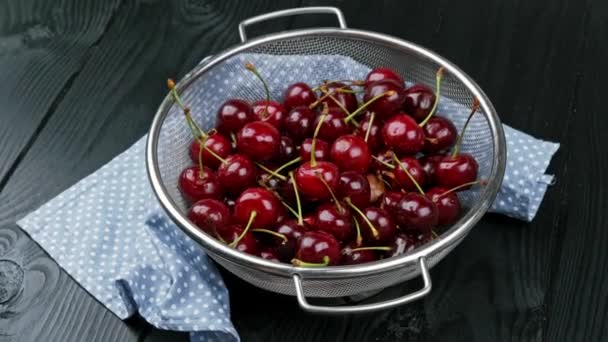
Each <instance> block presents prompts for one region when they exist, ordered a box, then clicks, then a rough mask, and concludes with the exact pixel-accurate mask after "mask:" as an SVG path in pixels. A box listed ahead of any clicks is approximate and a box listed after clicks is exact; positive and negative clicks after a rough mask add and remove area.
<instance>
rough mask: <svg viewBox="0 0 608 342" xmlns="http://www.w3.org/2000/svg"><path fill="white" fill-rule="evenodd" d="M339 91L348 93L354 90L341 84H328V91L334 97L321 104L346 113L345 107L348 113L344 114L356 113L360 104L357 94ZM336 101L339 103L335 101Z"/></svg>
mask: <svg viewBox="0 0 608 342" xmlns="http://www.w3.org/2000/svg"><path fill="white" fill-rule="evenodd" d="M339 89H342V90H347V91H349V90H352V88H351V87H349V86H347V85H345V84H343V83H340V82H335V83H331V84H328V85H327V90H328V92H329V93H330V94H331V97H333V99H332V98H331V97H329V96H328V97H327V98H325V99H324V100H323V101H321V103H326V104H327V106H328V107H329V108H333V109H335V110H338V111H342V112H343V111H344V109H342V107H344V108H346V110H347V111H348V113H344V114H347V115H348V114H350V113H352V112H354V111H355V110H356V109H357V107H358V106H359V104H358V103H357V96H355V94H354V93H352V92H340V91H339ZM334 99H335V100H337V101H338V102H336V101H334ZM338 104H340V105H341V106H342V107H340V105H338Z"/></svg>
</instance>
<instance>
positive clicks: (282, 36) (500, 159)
mask: <svg viewBox="0 0 608 342" xmlns="http://www.w3.org/2000/svg"><path fill="white" fill-rule="evenodd" d="M315 35H317V36H331V37H334V38H336V37H337V38H348V39H358V40H364V41H367V42H370V43H375V44H384V45H388V46H392V47H395V48H400V49H404V48H405V49H407V50H410V52H411V51H414V52H416V53H417V54H419V55H421V56H423V57H425V58H428V59H430V60H432V61H433V62H435V63H437V64H439V65H442V66H444V67H445V69H446V71H447V72H449V73H450V74H451V75H453V76H455V77H456V78H457V79H458V80H459V81H460V82H462V83H463V84H464V85H465V86H466V87H467V89H468V90H469V91H470V92H471V93H472V94H473V95H474V96H476V97H477V98H478V99H479V103H480V106H481V107H482V109H483V112H484V114H485V116H486V119H487V120H488V124H489V126H490V130H491V134H492V143H493V146H494V153H493V158H492V169H491V173H490V175H489V177H488V179H487V184H486V186H485V187H484V189H483V190H482V193H481V195H480V200H479V201H477V202H476V203H475V204H474V205H473V207H472V208H471V209H470V210H469V211H468V212H467V214H466V215H464V216H463V217H462V218H461V219H460V220H459V221H458V222H456V223H455V224H454V225H453V226H452V227H451V228H450V229H449V230H447V231H446V232H444V233H443V234H442V235H441V236H440V237H439V238H436V239H434V240H432V241H431V242H429V243H427V244H426V245H424V246H423V247H421V248H419V249H416V250H414V251H413V252H412V253H410V254H406V255H401V256H397V257H392V258H388V259H383V260H379V261H376V262H371V263H366V264H360V265H350V266H331V267H324V268H302V267H294V266H291V265H289V264H283V263H276V262H272V261H268V260H265V259H262V258H259V257H257V256H253V255H249V254H245V253H242V252H239V251H237V250H235V249H232V248H230V247H228V246H227V245H225V244H222V243H221V242H220V241H218V240H216V239H215V238H213V237H211V236H209V235H207V234H205V233H203V232H202V231H201V230H199V229H198V228H197V227H196V226H195V225H194V224H193V223H192V222H190V221H189V220H188V218H187V217H186V215H185V214H184V213H182V212H181V210H180V209H179V207H178V206H177V204H176V203H175V202H174V201H173V200H172V199H171V197H170V195H169V193H168V191H167V188H166V187H165V186H164V185H163V183H162V177H161V173H160V169H159V167H158V155H157V152H158V140H159V136H160V131H161V128H162V124H163V122H164V120H165V118H166V117H167V114H168V113H169V109H170V108H171V106H172V105H173V100H172V99H171V97H170V96H169V94H167V96H165V98H164V99H163V101H162V103H161V104H160V106H159V108H158V110H157V112H156V113H155V115H154V118H153V120H152V124H151V127H150V129H149V133H148V138H147V141H146V169H147V173H148V178H149V181H150V183H151V185H152V189H153V191H154V193H155V195H156V197H157V198H158V200H159V202H160V204H161V206H162V207H163V209H164V210H165V211H166V213H167V214H168V215H169V217H171V219H172V220H173V222H174V223H175V224H176V225H177V226H178V227H179V228H180V229H181V230H182V231H184V232H185V233H186V234H187V235H188V236H190V238H192V239H194V240H195V241H196V242H197V243H198V244H200V245H201V246H202V247H204V248H205V249H206V250H208V251H209V252H211V253H213V254H215V255H218V256H220V257H221V258H223V259H227V260H229V261H231V262H233V263H236V264H238V265H242V266H246V267H254V268H255V269H257V270H259V271H263V272H267V273H271V274H274V275H279V276H284V277H291V276H292V275H293V274H299V275H300V276H301V277H302V278H304V279H306V278H310V279H328V278H344V277H350V276H360V275H367V274H374V273H379V272H387V271H390V270H392V269H395V268H398V267H403V266H405V265H407V264H410V263H415V262H417V260H418V259H419V258H427V257H429V256H431V255H433V254H434V253H435V252H437V251H439V250H441V249H442V248H445V247H448V246H449V245H450V244H452V243H459V242H460V241H461V240H462V238H464V237H465V236H466V235H467V234H468V232H469V231H470V230H471V229H472V228H473V226H474V225H475V224H476V223H477V222H478V221H479V220H480V219H481V217H482V216H483V215H484V214H485V213H486V211H487V210H488V208H489V207H490V205H491V204H492V202H493V201H494V199H495V197H496V195H497V193H498V190H499V189H500V186H501V184H502V179H503V176H504V172H505V167H506V142H505V136H504V132H503V128H502V124H501V122H500V119H499V117H498V114H497V113H496V110H495V109H494V107H493V105H492V103H491V101H490V100H489V98H488V97H487V96H486V94H485V93H484V92H483V91H482V90H481V88H480V87H479V86H478V85H477V83H476V82H475V81H473V79H472V78H471V77H470V76H468V75H467V74H466V73H464V72H463V71H462V70H461V69H460V68H458V67H457V66H456V65H454V64H452V63H451V62H450V61H449V60H447V59H445V58H444V57H442V56H440V55H439V54H437V53H435V52H433V51H431V50H429V49H427V48H424V47H422V46H419V45H417V44H415V43H412V42H409V41H406V40H403V39H401V38H397V37H393V36H390V35H386V34H383V33H377V32H371V31H365V30H358V29H350V28H349V29H341V28H314V29H303V30H292V31H285V32H279V33H273V34H269V35H265V36H260V37H258V38H255V39H251V40H248V41H247V42H244V43H241V44H238V45H236V46H233V47H231V48H228V49H226V50H224V51H222V52H221V53H219V54H216V55H214V56H212V57H211V58H208V59H206V60H205V62H204V63H200V64H199V65H197V66H196V67H195V68H194V69H193V70H192V71H191V72H189V73H188V74H187V75H186V76H185V77H184V78H182V79H181V80H180V81H179V82H178V83H177V85H176V90H177V91H178V92H182V91H183V90H184V89H186V88H187V87H188V86H189V85H190V84H192V82H194V81H195V80H196V79H198V78H199V77H200V76H201V75H203V74H204V73H205V72H206V71H208V70H210V69H212V68H213V67H214V66H216V65H218V64H219V63H221V62H223V61H225V60H226V59H228V58H230V57H233V56H235V55H237V54H238V53H241V52H243V51H246V50H249V49H251V48H253V47H256V46H259V45H262V44H265V43H269V42H273V41H280V40H288V39H292V38H300V37H308V36H315Z"/></svg>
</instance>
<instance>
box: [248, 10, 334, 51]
mask: <svg viewBox="0 0 608 342" xmlns="http://www.w3.org/2000/svg"><path fill="white" fill-rule="evenodd" d="M299 14H335V15H336V17H338V23H339V24H340V28H343V29H345V28H346V20H345V19H344V14H342V11H340V10H339V9H338V8H336V7H299V8H291V9H286V10H282V11H276V12H270V13H266V14H262V15H258V16H255V17H251V18H249V19H245V20H243V21H241V23H240V24H239V35H240V36H241V42H243V43H244V42H246V41H247V34H246V33H245V28H246V27H247V26H249V25H251V24H256V23H259V22H262V21H266V20H270V19H276V18H281V17H288V16H292V15H299Z"/></svg>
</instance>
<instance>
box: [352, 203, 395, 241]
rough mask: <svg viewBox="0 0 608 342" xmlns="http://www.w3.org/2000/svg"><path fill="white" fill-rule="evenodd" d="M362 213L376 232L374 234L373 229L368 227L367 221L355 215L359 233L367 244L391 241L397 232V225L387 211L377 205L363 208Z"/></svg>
mask: <svg viewBox="0 0 608 342" xmlns="http://www.w3.org/2000/svg"><path fill="white" fill-rule="evenodd" d="M363 213H364V214H365V217H367V220H369V222H370V223H371V224H372V225H373V228H375V230H376V232H377V235H374V234H373V229H371V228H370V226H369V224H368V223H367V221H366V220H363V219H361V218H359V217H357V220H358V221H359V225H360V227H361V234H362V235H363V238H364V240H365V241H366V242H367V243H368V244H374V243H378V242H387V243H388V242H390V241H392V239H393V237H394V236H395V234H396V233H397V225H396V224H395V221H394V220H393V217H392V216H391V215H390V214H389V212H388V211H386V210H384V209H381V208H377V207H367V208H365V210H363Z"/></svg>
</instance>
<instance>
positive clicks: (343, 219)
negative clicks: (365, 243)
mask: <svg viewBox="0 0 608 342" xmlns="http://www.w3.org/2000/svg"><path fill="white" fill-rule="evenodd" d="M313 228H314V229H315V230H320V231H324V232H327V233H329V234H331V235H333V236H334V237H335V238H336V240H338V241H339V242H346V241H348V240H350V238H351V237H352V233H353V228H354V223H353V219H352V215H351V213H350V212H349V211H348V210H346V209H345V208H344V207H343V206H342V205H339V204H336V203H324V204H321V205H319V207H317V211H316V213H315V223H314V225H313Z"/></svg>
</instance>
